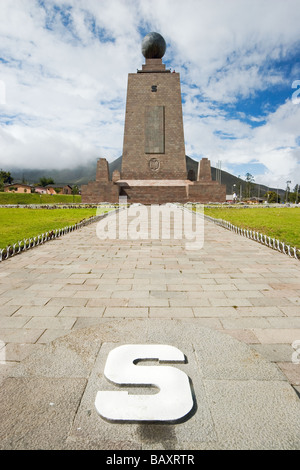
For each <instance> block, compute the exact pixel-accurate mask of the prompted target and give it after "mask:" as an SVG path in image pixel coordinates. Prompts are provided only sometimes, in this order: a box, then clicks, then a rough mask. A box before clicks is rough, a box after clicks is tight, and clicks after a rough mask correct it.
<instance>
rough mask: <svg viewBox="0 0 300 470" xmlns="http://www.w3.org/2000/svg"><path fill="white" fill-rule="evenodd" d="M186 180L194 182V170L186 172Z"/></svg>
mask: <svg viewBox="0 0 300 470" xmlns="http://www.w3.org/2000/svg"><path fill="white" fill-rule="evenodd" d="M188 180H190V181H196V174H195V172H194V170H189V171H188Z"/></svg>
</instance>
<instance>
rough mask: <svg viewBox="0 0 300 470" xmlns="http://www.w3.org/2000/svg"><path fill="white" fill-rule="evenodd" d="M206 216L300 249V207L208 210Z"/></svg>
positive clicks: (206, 208)
mask: <svg viewBox="0 0 300 470" xmlns="http://www.w3.org/2000/svg"><path fill="white" fill-rule="evenodd" d="M204 213H205V215H209V216H210V217H213V218H215V219H223V220H227V221H228V222H231V223H232V224H234V225H237V226H238V227H241V228H246V229H249V230H255V231H257V232H261V233H263V234H264V235H267V236H269V237H272V238H277V239H278V240H280V241H282V242H284V243H286V244H288V245H291V246H296V247H297V248H299V249H300V207H299V208H298V207H280V208H268V207H265V208H263V207H257V208H256V207H255V208H228V207H226V208H225V207H224V208H223V207H218V208H208V207H205V209H204Z"/></svg>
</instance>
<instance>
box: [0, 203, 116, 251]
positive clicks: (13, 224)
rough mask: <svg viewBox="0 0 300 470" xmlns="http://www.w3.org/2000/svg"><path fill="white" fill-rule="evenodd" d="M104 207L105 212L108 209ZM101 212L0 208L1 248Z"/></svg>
mask: <svg viewBox="0 0 300 470" xmlns="http://www.w3.org/2000/svg"><path fill="white" fill-rule="evenodd" d="M108 210H109V209H108V208H103V212H105V211H108ZM96 212H97V214H99V213H100V212H99V209H98V211H97V209H96V208H90V209H15V208H0V248H5V247H6V246H8V245H12V244H14V243H16V242H18V241H19V240H24V238H29V237H35V236H37V235H39V234H42V233H45V232H48V231H51V230H55V229H59V228H64V227H66V226H68V225H74V224H75V223H78V222H80V221H82V220H83V219H87V218H89V217H92V216H95V215H96Z"/></svg>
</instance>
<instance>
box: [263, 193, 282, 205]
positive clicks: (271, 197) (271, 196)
mask: <svg viewBox="0 0 300 470" xmlns="http://www.w3.org/2000/svg"><path fill="white" fill-rule="evenodd" d="M265 197H266V198H267V200H268V202H269V203H270V204H274V203H279V202H280V196H279V195H277V193H276V192H275V191H267V192H266V194H265Z"/></svg>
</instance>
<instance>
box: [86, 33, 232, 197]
mask: <svg viewBox="0 0 300 470" xmlns="http://www.w3.org/2000/svg"><path fill="white" fill-rule="evenodd" d="M165 51H166V43H165V40H164V38H163V37H162V36H161V35H160V34H158V33H155V32H152V33H149V34H147V36H145V38H144V39H143V41H142V54H143V55H144V57H145V64H144V65H142V69H141V70H138V71H137V72H136V73H130V74H129V75H128V86H127V100H126V114H125V126H124V139H123V154H122V168H121V173H120V172H114V174H113V177H112V181H110V180H109V173H108V165H107V163H105V162H106V160H105V159H99V160H98V164H97V173H96V181H95V182H90V183H88V185H85V186H82V189H81V193H82V202H87V203H91V202H93V203H98V202H104V201H105V202H118V199H119V196H127V198H128V202H132V203H136V202H139V203H142V204H163V203H166V202H181V203H185V202H188V201H193V202H209V201H212V202H223V201H225V200H226V187H225V185H220V184H219V183H218V182H216V181H212V179H211V170H210V162H209V160H208V159H202V160H201V162H200V171H198V178H197V181H190V180H188V178H187V168H186V156H185V145H184V130H183V117H182V101H181V89H180V76H179V73H176V72H175V71H174V72H171V71H170V70H169V69H166V66H165V64H163V62H162V57H163V56H164V53H165Z"/></svg>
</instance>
